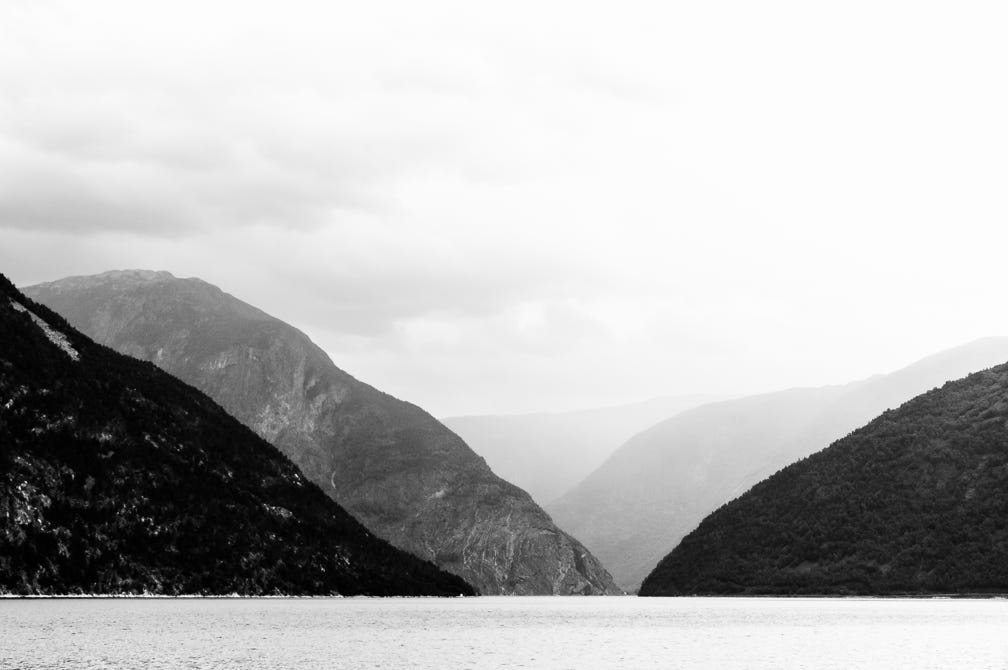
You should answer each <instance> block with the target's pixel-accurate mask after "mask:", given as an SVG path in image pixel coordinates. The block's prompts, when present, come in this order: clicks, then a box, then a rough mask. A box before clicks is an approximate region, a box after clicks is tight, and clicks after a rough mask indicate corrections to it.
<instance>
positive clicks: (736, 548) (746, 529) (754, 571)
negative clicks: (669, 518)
mask: <svg viewBox="0 0 1008 670" xmlns="http://www.w3.org/2000/svg"><path fill="white" fill-rule="evenodd" d="M1006 492H1008V365H1001V366H998V367H996V368H992V369H990V370H987V371H984V372H978V373H976V374H973V375H970V376H969V377H967V378H965V379H962V380H959V381H955V382H949V383H947V384H945V385H944V386H942V387H941V388H940V389H935V390H933V391H930V392H928V393H925V394H923V395H921V396H918V397H916V398H914V399H913V400H911V401H909V402H907V403H906V404H904V405H902V406H901V407H899V408H898V409H896V410H891V411H887V412H885V413H884V414H882V415H881V416H880V417H878V418H877V419H875V420H874V421H872V422H870V423H869V424H868V425H866V426H864V427H863V428H861V429H859V430H856V431H854V432H853V433H852V434H850V435H848V436H847V437H844V438H842V439H840V440H838V441H837V442H835V443H834V444H832V445H831V446H830V447H829V448H828V449H825V450H823V451H821V452H819V453H816V454H814V455H812V456H809V457H808V458H805V459H803V460H801V461H800V462H797V463H794V464H792V465H790V466H788V467H787V468H785V469H784V470H782V471H780V472H778V473H777V474H775V475H773V476H772V477H770V478H769V479H767V480H766V481H763V482H761V483H759V484H758V485H756V486H755V487H753V488H752V490H750V491H749V492H748V493H746V494H745V495H743V496H741V497H740V498H738V499H737V500H734V501H732V502H731V503H729V504H727V505H725V506H723V507H721V508H720V509H718V510H717V511H715V512H714V513H713V514H711V515H710V516H709V517H707V518H706V519H704V521H703V522H702V523H701V524H700V526H699V527H698V528H697V529H696V530H694V531H693V532H692V533H690V534H689V535H687V536H686V537H685V538H684V539H683V540H682V542H681V543H680V544H679V546H677V547H676V548H675V549H674V550H673V551H672V552H671V553H670V554H669V555H668V556H667V557H665V558H664V559H663V560H662V561H661V562H660V563H659V564H658V566H657V567H656V568H655V570H654V571H653V572H652V573H651V574H650V575H649V576H648V577H647V579H646V580H645V581H644V583H643V585H642V587H641V590H640V593H641V595H683V594H792V593H814V594H902V593H911V594H926V593H994V592H997V593H1004V592H1008V493H1006Z"/></svg>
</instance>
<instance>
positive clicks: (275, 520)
mask: <svg viewBox="0 0 1008 670" xmlns="http://www.w3.org/2000/svg"><path fill="white" fill-rule="evenodd" d="M0 592H5V593H17V594H39V593H42V594H60V593H164V594H179V593H202V594H229V593H240V594H249V595H256V594H269V593H283V594H319V595H323V594H374V595H459V594H472V593H473V591H472V588H471V587H470V586H469V585H468V584H466V583H465V582H464V581H463V580H461V579H460V578H458V577H457V576H455V575H451V574H448V573H446V572H443V571H442V570H440V569H438V568H437V567H435V566H434V565H433V564H431V563H429V562H426V561H423V560H420V559H418V558H416V557H414V556H411V555H409V554H407V553H405V552H402V551H400V550H398V549H395V548H394V547H392V546H391V545H390V544H388V543H387V542H386V541H384V540H381V539H379V538H376V537H374V536H373V535H372V534H371V533H370V532H368V531H367V530H366V529H365V528H364V527H363V526H361V525H360V524H359V523H358V522H357V521H356V520H354V519H353V518H352V517H351V516H350V515H349V514H347V513H346V512H345V511H344V510H343V509H341V508H340V506H339V505H338V504H336V503H335V502H333V501H332V500H330V499H329V498H328V497H326V496H325V495H324V494H323V493H322V491H321V490H320V489H319V488H318V487H317V486H315V485H314V484H312V483H310V482H309V481H307V480H306V479H305V477H304V476H303V475H302V474H301V473H300V472H299V471H298V469H297V468H296V467H295V466H294V465H293V464H292V463H291V462H290V460H289V459H287V458H286V457H285V456H283V455H282V454H281V453H280V452H279V451H277V450H276V448H275V447H273V446H272V445H270V444H268V443H267V442H265V441H264V440H263V439H262V438H260V437H259V436H257V435H256V434H255V433H253V432H252V431H250V430H249V429H248V428H247V427H245V426H243V425H242V424H240V423H239V422H238V421H237V420H235V419H234V418H233V417H231V416H229V415H228V414H227V413H226V412H225V411H224V410H223V409H221V407H220V406H219V405H217V404H216V403H214V402H213V401H212V400H210V398H208V397H207V396H206V395H204V394H203V393H201V392H199V391H198V390H196V389H194V388H192V387H191V386H189V385H187V384H184V383H182V382H181V381H179V380H178V379H175V378H174V377H172V376H170V375H168V374H166V373H165V372H163V371H162V370H160V369H158V368H157V367H155V366H153V365H151V364H149V363H146V362H142V361H138V360H136V359H134V358H130V357H128V356H123V355H121V354H118V353H116V352H114V351H112V350H110V349H108V348H107V347H104V346H101V345H98V344H96V343H94V342H92V341H91V340H90V339H88V338H87V337H86V336H84V335H82V334H81V333H79V332H77V331H76V330H74V329H73V328H72V327H71V326H70V325H69V324H68V323H67V322H66V321H64V320H63V319H62V318H61V317H59V316H58V315H56V314H54V313H52V312H51V311H50V310H48V309H47V308H45V307H44V306H42V305H38V304H35V303H34V302H32V301H31V300H29V299H28V298H26V297H25V296H24V295H22V294H21V293H19V292H18V291H17V290H16V289H15V288H14V287H13V286H12V285H11V284H10V282H8V281H7V279H6V278H5V277H3V276H2V275H0Z"/></svg>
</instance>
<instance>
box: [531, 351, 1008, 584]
mask: <svg viewBox="0 0 1008 670" xmlns="http://www.w3.org/2000/svg"><path fill="white" fill-rule="evenodd" d="M1005 360H1008V338H1004V337H998V338H987V339H983V340H978V341H976V342H972V343H970V344H967V345H964V346H961V347H956V348H954V349H949V350H947V351H944V352H941V353H939V354H936V355H934V356H930V357H928V358H925V359H923V360H921V361H918V362H917V363H914V364H913V365H910V366H908V367H906V368H903V369H901V370H898V371H896V372H893V373H890V374H886V375H876V376H874V377H871V378H869V379H866V380H863V381H859V382H854V383H851V384H845V385H838V386H826V387H821V388H798V389H790V390H787V391H780V392H777V393H768V394H764V395H758V396H750V397H747V398H739V399H737V400H730V401H725V402H720V403H713V404H709V405H704V406H702V407H698V408H696V409H692V410H687V411H685V412H683V413H681V414H679V415H678V416H676V417H673V418H672V419H669V420H667V421H664V422H662V423H659V424H658V425H656V426H654V427H652V428H650V429H649V430H647V431H644V432H643V433H640V434H639V435H636V436H635V437H633V438H632V439H631V440H629V441H628V442H627V443H626V444H625V445H623V446H622V447H621V448H620V449H619V450H618V451H616V453H614V454H613V455H612V456H611V457H610V458H609V459H608V460H607V461H606V462H605V463H604V464H603V465H602V466H600V467H599V468H598V469H597V470H596V471H595V472H593V473H592V474H591V475H590V476H589V477H587V478H586V479H585V480H584V481H583V482H582V483H580V484H579V485H578V486H577V487H575V488H574V489H573V490H572V491H571V492H569V493H568V494H566V495H565V496H563V497H562V498H561V499H559V500H557V501H555V502H554V503H551V504H550V505H547V509H548V511H549V512H550V514H552V515H553V518H554V519H555V520H556V522H557V523H558V524H560V525H561V526H562V527H564V528H567V529H568V530H570V532H572V533H574V534H575V535H576V536H577V537H579V538H581V540H582V541H583V542H584V543H585V544H586V546H587V547H588V548H589V549H591V551H592V552H593V553H595V555H596V556H598V557H599V558H600V559H601V560H602V561H603V562H605V564H606V566H607V567H608V568H609V569H610V570H611V571H612V573H613V575H614V576H615V578H616V580H617V582H618V583H619V584H621V585H623V586H624V587H626V588H631V589H632V588H634V587H636V586H637V585H638V584H639V583H640V581H641V580H642V579H643V578H644V576H645V575H647V574H648V572H650V571H651V570H652V569H653V568H654V566H655V564H656V563H657V562H658V560H659V559H661V557H662V556H664V555H665V554H667V553H668V552H669V551H671V550H672V548H673V547H675V546H676V544H678V542H679V540H680V539H682V537H683V536H684V535H685V534H686V533H688V532H689V531H691V530H693V529H694V528H696V526H697V524H698V523H700V521H701V520H702V519H703V518H704V517H705V516H707V515H708V514H710V513H711V512H712V511H714V510H715V509H717V508H718V507H719V506H721V505H723V504H724V503H726V502H728V501H729V500H731V499H732V498H734V497H736V496H738V495H740V494H741V493H743V492H745V491H746V490H747V489H748V488H750V487H751V486H752V485H754V484H756V483H757V482H759V481H761V480H763V479H765V478H766V477H769V476H770V475H772V474H773V473H774V472H776V471H777V470H779V469H781V468H782V467H784V466H786V465H788V464H789V463H793V462H794V461H796V460H798V459H799V458H802V457H804V456H808V455H809V454H812V453H814V452H816V451H819V450H821V449H823V448H825V447H826V446H828V445H829V444H830V443H831V442H833V441H834V440H836V439H838V438H840V437H843V436H844V435H846V434H847V433H849V432H850V431H852V430H854V429H855V428H857V427H859V426H862V425H864V424H865V423H866V422H868V421H870V420H871V419H873V418H874V417H876V416H878V415H879V414H881V413H882V412H883V411H885V410H886V409H888V408H891V407H897V406H898V405H900V404H902V403H904V402H906V401H907V400H909V399H910V398H913V397H914V396H916V395H918V394H920V393H923V392H925V391H927V390H929V389H931V388H934V387H935V386H938V385H941V384H943V383H945V382H946V381H948V380H950V379H958V378H960V377H962V376H964V375H966V374H969V373H970V372H974V371H976V370H982V369H985V368H989V367H990V366H992V365H997V364H998V363H1002V362H1004V361H1005Z"/></svg>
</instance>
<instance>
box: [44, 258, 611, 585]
mask: <svg viewBox="0 0 1008 670" xmlns="http://www.w3.org/2000/svg"><path fill="white" fill-rule="evenodd" d="M26 292H27V293H29V294H30V295H31V296H32V297H34V298H35V299H37V300H39V301H40V302H43V303H45V304H47V305H49V306H50V307H51V308H53V309H54V310H56V311H57V312H59V313H61V314H63V315H64V316H65V317H66V318H67V319H68V320H69V321H70V322H71V323H72V324H74V325H75V326H76V327H78V328H80V329H81V330H82V331H83V332H85V333H88V334H89V335H91V336H93V337H94V338H95V339H96V340H98V341H100V342H102V343H104V344H107V345H109V346H111V347H113V348H115V349H116V350H118V351H121V352H123V353H127V354H130V355H132V356H136V357H138V358H142V359H145V360H149V361H152V362H154V363H155V364H157V365H158V366H160V367H162V368H163V369H165V370H167V371H169V372H171V373H172V374H174V375H176V376H178V377H179V378H181V379H183V380H185V381H187V382H188V383H190V384H193V385H194V386H196V387H197V388H199V389H201V390H203V391H204V392H206V393H207V394H208V395H209V396H210V397H212V398H214V399H215V400H216V401H217V402H219V403H220V404H221V405H222V406H223V407H224V408H225V409H227V410H228V411H229V412H231V413H232V414H233V415H234V416H236V417H237V418H238V419H239V420H241V421H242V422H243V423H245V424H246V425H247V426H249V427H250V428H252V429H253V430H255V431H256V432H257V433H258V434H259V435H261V436H262V437H263V438H265V439H267V440H269V441H270V442H272V443H273V444H275V445H276V446H277V447H278V448H280V449H281V450H282V451H283V452H284V453H285V454H287V455H288V456H289V457H290V458H291V459H292V460H293V461H294V462H295V463H296V464H297V465H298V466H299V467H300V468H301V469H302V470H303V471H304V473H305V474H306V476H307V477H308V478H309V479H310V480H311V481H313V482H315V483H317V484H318V485H319V486H321V487H322V488H323V490H325V492H326V493H327V494H328V495H329V496H331V497H332V498H333V499H334V500H336V501H337V502H339V503H340V504H341V505H343V506H344V507H345V508H346V509H347V510H348V511H350V512H351V513H352V514H353V515H354V516H355V517H357V519H359V520H360V521H361V522H362V523H363V524H364V525H365V526H367V527H368V528H369V529H371V530H372V531H373V532H374V533H375V534H377V535H379V536H381V537H383V538H386V539H387V540H389V541H390V542H392V543H393V544H395V545H396V546H398V547H401V548H403V549H406V550H408V551H410V552H412V553H414V554H416V555H418V556H420V557H423V558H427V559H430V560H431V561H433V562H435V563H436V564H437V565H439V566H441V567H442V568H444V569H446V570H448V571H450V572H453V573H455V574H457V575H460V576H462V577H464V578H465V579H466V580H467V581H469V582H470V583H472V584H473V585H475V586H476V587H477V588H478V589H479V590H480V591H481V592H483V593H517V594H533V593H546V594H553V593H555V594H569V593H613V592H616V589H615V587H614V585H613V583H612V579H611V577H610V576H609V574H608V573H607V572H606V571H605V569H604V568H603V567H602V566H601V564H600V563H599V562H598V561H597V560H596V559H595V558H594V557H593V556H592V555H591V554H590V553H589V552H588V551H587V550H586V549H585V548H584V547H583V546H582V545H581V544H580V543H579V542H577V540H575V539H573V538H572V537H570V536H569V535H567V534H566V533H564V532H563V531H562V530H560V529H559V528H557V526H556V525H554V524H553V522H552V521H551V519H550V518H549V516H548V515H547V514H546V513H545V512H543V510H542V509H541V508H539V507H538V505H536V504H535V502H533V500H532V499H531V498H530V497H529V495H528V494H527V493H525V492H524V491H523V490H521V489H520V488H518V487H516V486H513V485H511V484H509V483H508V482H506V481H504V480H502V479H500V478H499V477H497V476H496V475H494V473H493V472H492V471H491V470H490V468H489V467H488V466H487V465H486V462H485V461H484V460H483V459H482V458H480V457H479V456H477V455H476V454H475V453H473V452H472V450H471V449H469V447H468V446H467V445H466V444H465V442H463V441H462V440H461V439H460V438H459V437H458V436H456V435H455V434H454V433H452V432H451V431H450V430H448V429H447V428H445V427H444V426H443V425H442V424H440V423H439V422H438V421H437V420H436V419H434V418H433V417H431V416H430V415H429V414H427V413H426V412H425V411H423V410H422V409H420V408H419V407H416V406H415V405H412V404H410V403H407V402H403V401H400V400H397V399H395V398H393V397H392V396H389V395H387V394H385V393H382V392H381V391H378V390H377V389H374V388H372V387H371V386H368V385H367V384H364V383H362V382H360V381H358V380H356V379H354V378H353V377H351V376H350V375H348V374H347V373H345V372H343V371H342V370H340V369H339V368H337V367H336V366H335V365H334V364H333V363H332V361H331V360H330V359H329V357H328V356H327V355H326V354H325V353H324V352H323V351H322V350H321V349H320V348H319V347H317V346H316V345H315V344H313V343H312V342H311V340H309V338H308V337H307V336H306V335H305V334H304V333H302V332H300V331H298V330H297V329H295V328H293V327H292V326H290V325H288V324H286V323H283V322H281V321H279V320H277V319H275V318H273V317H271V316H269V315H267V314H265V313H264V312H262V311H260V310H258V309H256V308H254V307H252V306H250V305H247V304H245V303H243V302H241V301H240V300H238V299H236V298H234V297H233V296H230V295H228V294H226V293H224V292H223V291H221V290H220V289H218V288H216V287H214V286H211V285H210V284H207V283H205V282H202V281H200V280H198V279H177V278H175V277H173V276H172V275H170V274H168V273H154V272H146V271H126V272H113V273H106V274H104V275H98V276H94V277H76V278H69V279H65V280H61V281H58V282H53V283H49V284H41V285H38V286H34V287H30V288H28V289H26Z"/></svg>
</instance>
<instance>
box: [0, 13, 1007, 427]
mask: <svg viewBox="0 0 1008 670" xmlns="http://www.w3.org/2000/svg"><path fill="white" fill-rule="evenodd" d="M358 4H360V3H358ZM1004 12H1005V10H1004V9H1003V8H1002V7H1001V6H1000V5H999V4H997V3H993V2H991V3H983V2H977V3H967V4H966V5H959V6H957V7H956V8H954V10H953V8H951V7H942V6H939V5H921V4H920V3H903V2H886V1H883V2H854V3H845V4H844V5H843V6H839V5H838V6H836V7H816V6H811V5H809V4H808V3H799V2H781V1H777V2H771V3H761V4H759V5H758V6H754V5H752V3H743V2H728V3H715V4H710V3H707V4H703V5H697V4H696V3H639V2H628V3H619V5H605V4H601V3H598V4H594V5H590V6H586V5H585V4H584V3H553V2H539V3H508V4H507V6H501V7H499V8H495V9H487V8H486V7H483V8H477V7H475V6H473V5H472V4H471V3H461V2H459V3H453V2H433V3H421V4H417V3H406V2H373V3H366V6H351V5H350V3H335V4H334V3H314V2H302V1H300V0H294V1H292V2H288V3H284V4H283V6H282V7H279V6H277V5H276V4H275V3H257V2H251V3H230V2H209V3H207V2H202V3H195V2H181V3H173V4H172V5H170V6H169V5H165V6H164V7H161V8H158V9H156V10H152V8H151V7H150V6H141V5H140V4H139V3H128V2H106V1H104V0H99V1H97V2H91V3H72V2H41V1H35V2H10V3H5V4H3V5H2V6H0V91H2V92H0V242H2V244H0V264H2V267H0V271H3V272H5V273H7V274H9V275H10V276H11V277H12V278H13V279H14V280H15V281H16V282H18V283H30V282H35V281H43V280H49V279H54V278H58V277H61V276H65V275H69V274H82V273H92V272H100V271H103V270H107V269H111V268H122V267H149V268H154V269H167V270H170V271H172V272H174V273H176V274H179V275H195V276H200V277H203V278H205V279H207V280H208V281H212V282H214V283H217V284H219V285H221V286H222V287H223V288H224V289H225V290H228V291H229V292H231V293H234V294H235V295H238V296H239V297H241V298H243V299H246V300H248V301H249V302H252V303H254V304H257V305H259V306H261V307H263V308H265V309H267V310H268V311H271V312H273V313H275V314H277V315H278V316H281V317H283V318H285V319H287V320H289V321H291V322H292V323H295V324H296V325H299V326H301V327H303V328H304V329H305V330H307V331H308V332H309V334H311V335H312V336H313V337H314V338H315V339H316V340H318V341H319V342H320V343H321V344H322V345H323V346H324V347H325V348H326V349H327V350H328V351H329V352H330V353H331V354H332V356H333V357H334V359H335V360H336V361H337V363H338V364H340V365H342V366H343V367H345V368H347V369H348V370H349V371H350V372H352V373H354V374H357V375H358V376H360V377H361V378H363V379H365V380H367V381H369V382H371V383H374V384H375V385H377V386H379V387H381V388H384V389H386V390H389V391H390V392H393V393H396V394H397V395H400V396H402V397H405V398H408V399H410V400H413V401H415V402H418V403H420V404H423V405H425V406H428V407H429V408H430V409H431V410H432V411H435V412H437V413H440V414H449V413H463V412H498V411H499V412H504V411H521V410H528V409H551V408H556V409H562V408H568V407H576V406H578V405H584V404H603V403H608V402H620V401H626V400H633V399H636V398H645V397H648V396H650V395H655V394H659V393H676V392H712V391H713V392H732V391H739V392H741V391H752V390H761V389H773V388H777V387H780V386H786V385H791V384H816V383H827V382H839V381H846V380H849V379H852V378H855V377H857V376H862V375H867V374H870V373H872V372H876V371H881V370H886V369H891V368H894V367H897V366H899V365H902V364H904V363H906V362H909V361H911V360H913V359H914V358H916V357H918V356H922V355H926V354H928V353H931V352H932V351H934V350H937V349H939V348H942V347H945V346H951V345H954V344H958V343H960V342H962V341H965V340H968V339H971V338H973V337H980V336H984V335H991V334H999V333H1000V334H1003V333H1005V332H1006V331H1008V328H1006V323H1005V321H1006V319H1005V318H1003V317H1002V316H1001V315H1000V314H999V313H998V310H997V309H994V308H993V307H992V306H993V305H995V304H997V302H998V300H1000V293H1001V291H1000V286H1001V284H1002V283H1003V281H1002V277H1001V274H1002V273H1001V267H1003V260H1002V257H1001V256H1002V252H1001V249H1002V248H1003V247H1002V244H1001V243H1002V242H1003V241H1004V237H1005V236H1004V233H1003V232H1002V230H1003V229H1004V227H1005V223H1006V214H1008V201H1006V199H1005V197H1004V195H1003V185H1004V184H1005V183H1008V163H1006V162H1005V160H1004V156H1006V155H1008V127H1006V126H1005V124H1004V122H1003V119H1004V118H1008V92H1006V89H1005V88H1004V87H1003V86H1000V85H999V82H1000V81H1003V79H1004V75H1005V72H1004V65H1003V64H1004V63H1006V62H1008V53H1006V52H1008V46H1006V43H1005V41H1004V40H1003V39H1002V35H1003V32H1004V29H1005V27H1006V16H1005V13H1004Z"/></svg>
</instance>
